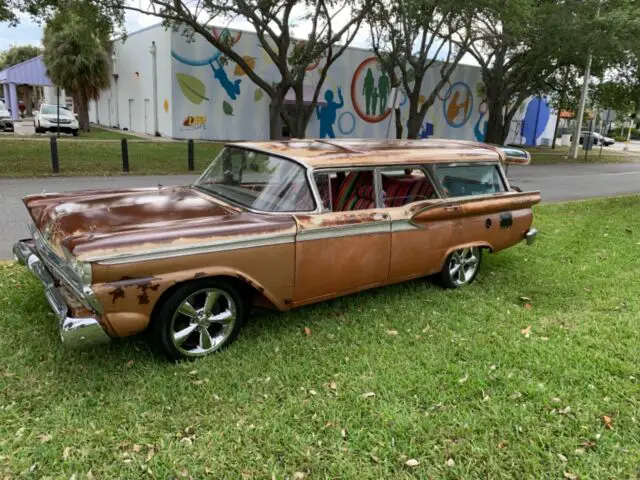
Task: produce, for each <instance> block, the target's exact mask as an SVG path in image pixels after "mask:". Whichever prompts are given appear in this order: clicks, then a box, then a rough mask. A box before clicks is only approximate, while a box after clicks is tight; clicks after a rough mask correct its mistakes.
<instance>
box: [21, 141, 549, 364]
mask: <svg viewBox="0 0 640 480" xmlns="http://www.w3.org/2000/svg"><path fill="white" fill-rule="evenodd" d="M529 158H530V157H529V155H528V153H527V152H524V151H523V150H518V149H514V148H510V149H507V148H504V149H502V148H499V147H495V146H489V145H485V144H479V143H472V142H462V141H451V140H446V141H445V140H397V141H377V140H346V139H345V140H331V141H324V140H290V141H272V142H259V143H244V142H243V143H231V144H228V145H226V146H225V148H224V149H223V150H222V152H221V153H220V154H219V156H218V157H217V158H216V159H214V161H213V163H212V164H211V166H210V167H209V168H208V169H207V170H206V171H205V172H204V173H203V174H202V176H201V177H200V179H199V180H198V181H197V182H196V183H195V184H193V185H190V186H184V187H171V188H170V187H161V186H159V187H158V188H146V189H132V190H117V191H114V190H92V191H80V192H75V193H65V194H40V195H31V196H28V197H26V198H25V199H24V204H25V205H26V207H27V209H28V211H29V214H30V216H31V219H32V223H31V233H32V238H30V239H26V240H21V241H19V242H17V243H16V244H15V246H14V254H15V256H16V258H17V259H18V260H19V261H20V262H21V263H22V264H24V265H27V266H28V268H29V269H30V270H31V271H32V272H33V273H34V274H35V275H36V276H37V277H38V278H39V279H40V280H41V281H42V283H43V284H44V287H45V295H46V298H47V300H48V302H49V304H50V305H51V306H52V308H53V310H54V311H55V313H56V314H57V316H58V319H59V331H60V335H61V338H62V340H63V342H64V343H66V344H69V345H72V346H75V345H85V344H92V343H96V342H100V341H104V340H108V339H110V338H112V337H126V336H129V335H134V334H137V333H139V332H142V331H144V330H146V329H148V328H151V329H152V332H153V338H154V339H155V341H156V343H157V344H158V345H159V346H160V347H161V350H162V351H164V352H165V353H166V354H167V355H168V356H169V357H170V358H174V359H178V358H184V357H193V356H201V355H206V354H208V353H212V352H214V351H216V350H219V349H220V348H222V347H223V346H225V345H227V344H229V343H230V342H231V341H233V340H234V339H235V337H236V335H237V333H238V330H239V329H240V327H241V326H242V323H243V322H244V320H245V318H246V317H247V315H248V314H249V311H250V309H251V307H252V306H255V305H260V306H267V307H271V308H275V309H277V310H282V311H284V310H289V309H291V308H294V307H298V306H301V305H306V304H310V303H314V302H318V301H322V300H326V299H330V298H333V297H337V296H340V295H346V294H349V293H352V292H357V291H360V290H364V289H367V288H372V287H378V286H382V285H388V284H392V283H397V282H402V281H405V280H409V279H414V278H418V277H424V276H427V275H432V274H438V275H439V278H440V280H441V282H442V284H443V285H444V286H445V287H450V288H456V287H460V286H463V285H466V284H468V283H470V282H472V281H473V279H474V278H475V276H476V274H477V273H478V269H479V267H480V261H481V256H482V252H483V251H490V252H498V251H500V250H503V249H505V248H508V247H511V246H513V245H515V244H517V243H519V242H521V241H522V240H526V241H527V243H531V242H533V239H534V238H535V235H536V230H535V229H534V228H532V210H531V207H532V206H533V205H534V204H536V203H538V202H539V201H540V194H539V192H521V191H519V190H516V189H513V188H511V187H510V186H509V183H508V180H507V178H506V176H505V174H504V170H503V168H502V166H503V165H504V164H507V163H528V161H529Z"/></svg>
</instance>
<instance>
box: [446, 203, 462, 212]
mask: <svg viewBox="0 0 640 480" xmlns="http://www.w3.org/2000/svg"><path fill="white" fill-rule="evenodd" d="M458 210H460V207H459V206H458V205H453V206H452V207H444V211H445V212H457V211H458Z"/></svg>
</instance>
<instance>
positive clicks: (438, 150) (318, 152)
mask: <svg viewBox="0 0 640 480" xmlns="http://www.w3.org/2000/svg"><path fill="white" fill-rule="evenodd" d="M227 146H232V147H239V148H248V149H251V150H257V151H260V152H264V153H268V154H272V155H279V156H282V157H287V158H290V159H292V160H295V161H297V162H300V163H302V164H304V165H306V166H308V167H312V168H330V167H345V166H364V165H416V164H421V163H452V162H497V161H499V160H504V154H503V153H502V152H500V151H499V150H498V148H496V147H494V146H492V145H487V144H484V143H477V142H469V141H463V140H445V139H428V140H373V139H330V140H318V139H304V140H297V139H292V140H274V141H267V142H235V143H229V144H227Z"/></svg>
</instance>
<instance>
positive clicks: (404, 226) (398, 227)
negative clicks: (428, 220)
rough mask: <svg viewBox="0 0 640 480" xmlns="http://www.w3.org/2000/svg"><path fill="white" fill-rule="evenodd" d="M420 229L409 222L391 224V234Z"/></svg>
mask: <svg viewBox="0 0 640 480" xmlns="http://www.w3.org/2000/svg"><path fill="white" fill-rule="evenodd" d="M420 228H421V227H419V226H418V225H416V224H415V223H413V222H412V221H411V220H393V221H392V222H391V233H396V232H409V231H413V230H419V229H420Z"/></svg>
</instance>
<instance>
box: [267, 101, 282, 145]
mask: <svg viewBox="0 0 640 480" xmlns="http://www.w3.org/2000/svg"><path fill="white" fill-rule="evenodd" d="M281 110H282V103H281V102H280V101H279V99H277V98H272V99H271V102H270V103H269V139H270V140H280V138H282V128H281V123H280V122H281V118H282V117H281V115H280V111H281Z"/></svg>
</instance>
